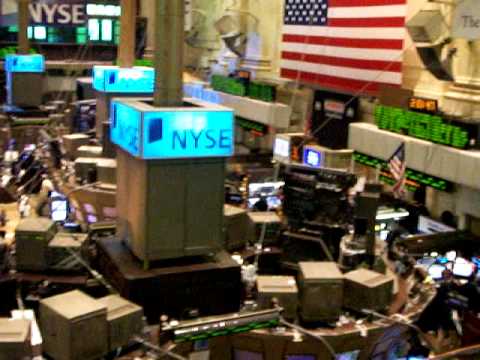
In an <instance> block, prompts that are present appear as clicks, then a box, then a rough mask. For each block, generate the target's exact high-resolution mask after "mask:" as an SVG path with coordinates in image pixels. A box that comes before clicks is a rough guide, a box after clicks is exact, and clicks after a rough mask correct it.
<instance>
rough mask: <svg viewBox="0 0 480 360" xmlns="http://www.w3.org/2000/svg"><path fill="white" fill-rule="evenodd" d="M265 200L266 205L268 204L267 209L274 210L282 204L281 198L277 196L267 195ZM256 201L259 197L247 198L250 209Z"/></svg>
mask: <svg viewBox="0 0 480 360" xmlns="http://www.w3.org/2000/svg"><path fill="white" fill-rule="evenodd" d="M266 200H267V205H268V210H276V209H278V208H279V207H280V205H282V200H280V198H279V197H278V196H268V197H267V198H266ZM257 201H260V198H258V197H256V198H249V199H248V207H249V208H250V209H251V208H253V207H254V206H255V204H256V203H257Z"/></svg>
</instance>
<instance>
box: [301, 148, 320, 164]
mask: <svg viewBox="0 0 480 360" xmlns="http://www.w3.org/2000/svg"><path fill="white" fill-rule="evenodd" d="M303 162H304V163H305V164H306V165H310V166H312V167H315V168H319V167H322V166H323V156H322V153H321V152H320V151H316V150H312V149H305V152H304V154H303Z"/></svg>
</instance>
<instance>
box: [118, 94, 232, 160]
mask: <svg viewBox="0 0 480 360" xmlns="http://www.w3.org/2000/svg"><path fill="white" fill-rule="evenodd" d="M189 102H190V103H191V104H192V106H187V107H180V108H164V109H161V108H156V107H153V106H151V105H150V104H149V103H148V101H146V100H141V99H128V100H114V101H112V112H111V113H112V119H111V123H112V125H111V140H112V142H113V143H115V144H117V145H118V146H120V147H121V148H123V149H124V150H126V151H128V152H129V153H130V154H132V155H134V156H136V157H140V158H143V159H185V158H199V157H228V156H232V155H233V150H234V121H233V112H232V111H231V110H230V109H227V108H224V107H220V106H216V105H211V104H206V103H201V102H196V101H189Z"/></svg>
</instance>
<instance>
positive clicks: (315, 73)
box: [280, 0, 406, 95]
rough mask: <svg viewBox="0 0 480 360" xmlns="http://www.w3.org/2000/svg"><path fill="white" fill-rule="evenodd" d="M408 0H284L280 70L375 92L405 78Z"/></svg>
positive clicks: (342, 87) (346, 89)
mask: <svg viewBox="0 0 480 360" xmlns="http://www.w3.org/2000/svg"><path fill="white" fill-rule="evenodd" d="M405 14H406V0H285V13H284V26H283V31H282V54H281V64H280V68H281V76H282V77H284V78H288V79H293V80H299V81H300V82H304V83H310V84H314V85H317V86H320V87H323V88H327V89H332V90H339V91H343V92H348V93H357V92H361V93H365V94H371V95H375V94H377V92H378V89H379V87H380V86H381V85H387V86H399V85H401V82H402V50H403V39H404V36H405V26H404V25H405Z"/></svg>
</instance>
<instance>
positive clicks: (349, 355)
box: [335, 350, 360, 360]
mask: <svg viewBox="0 0 480 360" xmlns="http://www.w3.org/2000/svg"><path fill="white" fill-rule="evenodd" d="M359 355H360V350H355V351H349V352H345V353H341V354H338V355H337V356H336V357H335V360H357V359H358V356H359Z"/></svg>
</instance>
